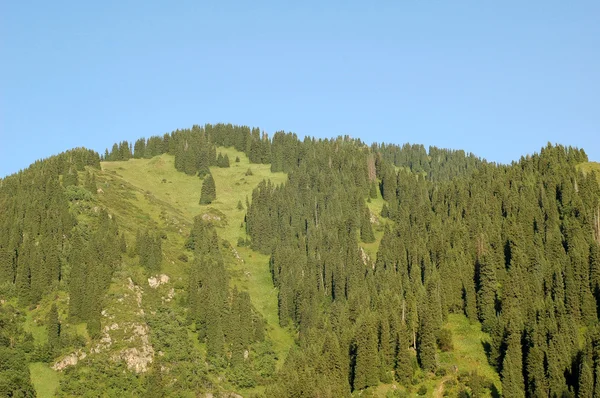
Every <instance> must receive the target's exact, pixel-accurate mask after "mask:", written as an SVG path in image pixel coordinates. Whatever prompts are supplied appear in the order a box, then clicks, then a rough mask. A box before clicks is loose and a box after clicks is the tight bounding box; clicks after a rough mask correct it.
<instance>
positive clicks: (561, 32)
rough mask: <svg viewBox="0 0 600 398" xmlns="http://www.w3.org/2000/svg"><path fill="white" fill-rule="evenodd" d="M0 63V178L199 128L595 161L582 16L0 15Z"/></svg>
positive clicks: (295, 10)
mask: <svg viewBox="0 0 600 398" xmlns="http://www.w3.org/2000/svg"><path fill="white" fill-rule="evenodd" d="M286 3H289V4H286ZM0 59H1V61H0V176H4V175H7V174H10V173H13V172H16V171H18V170H19V169H21V168H24V167H26V166H27V165H29V164H30V163H31V162H33V161H34V160H36V159H39V158H42V157H47V156H50V155H52V154H55V153H58V152H60V151H63V150H66V149H69V148H72V147H75V146H86V147H89V148H92V149H95V150H97V151H99V152H100V151H103V150H104V148H106V147H109V146H111V145H112V143H113V142H115V141H120V140H123V139H127V140H129V141H133V140H135V139H136V138H138V137H141V136H146V137H147V136H150V135H154V134H163V133H165V132H170V131H172V130H174V129H176V128H180V127H189V126H191V125H192V124H204V123H207V122H209V123H217V122H230V123H234V124H246V125H250V126H259V127H261V128H263V129H264V130H265V131H267V132H268V133H270V134H272V133H273V132H274V131H277V130H286V131H293V132H296V133H297V134H298V135H300V136H304V135H311V136H316V137H333V136H337V135H339V134H348V135H351V136H353V137H358V138H361V139H362V140H363V141H366V142H368V143H371V142H373V141H377V142H382V141H384V142H394V143H400V144H401V143H404V142H412V143H422V144H425V145H426V146H428V145H436V146H439V147H449V148H455V149H465V150H467V151H471V152H474V153H475V154H476V155H479V156H482V157H485V158H487V159H489V160H492V161H498V162H510V161H511V160H515V159H518V158H519V157H520V156H521V155H523V154H527V153H532V152H534V151H538V150H539V149H540V148H541V147H542V146H544V145H545V144H546V143H547V142H548V141H550V142H558V143H562V144H566V145H574V146H579V147H583V148H584V149H585V150H586V152H587V153H588V155H589V156H590V158H591V159H592V160H600V2H598V1H589V2H585V1H573V2H565V1H526V2H525V1H503V2H487V1H477V2H476V1H444V2H441V1H393V2H383V1H375V2H366V1H358V2H351V1H327V2H322V1H314V2H313V1H305V2H261V1H252V2H249V1H244V2H227V1H219V2H199V1H189V2H188V1H178V2H166V1H165V2H152V1H150V2H149V1H144V2H134V1H114V2H113V1H102V2H82V1H72V2H64V1H52V2H20V1H11V2H9V1H6V0H0Z"/></svg>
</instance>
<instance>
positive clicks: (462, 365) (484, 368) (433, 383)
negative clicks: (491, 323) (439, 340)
mask: <svg viewBox="0 0 600 398" xmlns="http://www.w3.org/2000/svg"><path fill="white" fill-rule="evenodd" d="M444 327H445V328H447V329H450V330H451V331H452V334H453V339H452V341H453V343H454V349H453V350H452V351H451V352H438V362H439V368H443V369H446V371H447V375H446V376H443V377H442V376H440V377H438V376H433V375H425V374H423V373H422V372H421V371H418V372H417V373H416V374H415V377H414V379H415V381H418V382H417V383H416V384H415V385H414V386H412V387H411V389H410V394H409V396H410V397H419V395H418V394H417V391H418V390H419V388H420V387H421V386H423V385H424V386H425V387H427V395H426V396H438V395H439V396H443V393H444V392H445V393H446V394H448V395H447V396H450V397H455V396H457V395H458V393H459V390H458V383H457V384H455V385H454V386H452V385H450V384H448V382H452V381H457V380H458V376H459V374H466V373H471V372H477V373H478V374H479V375H481V376H484V377H486V378H487V379H488V380H489V381H491V382H492V383H493V384H494V388H495V390H496V391H497V392H498V394H500V395H501V392H502V385H501V383H500V377H499V375H498V373H497V372H496V371H495V370H494V368H492V367H491V366H490V365H489V364H488V362H487V358H486V356H485V351H484V349H483V342H486V341H488V340H489V336H488V335H487V334H486V333H484V332H482V331H481V326H480V324H479V323H470V322H469V320H468V319H467V318H466V317H465V316H464V315H458V314H450V315H448V321H447V322H446V324H445V325H444ZM454 366H456V367H457V368H458V372H455V371H454V368H453V367H454ZM445 382H446V383H445ZM442 385H443V386H442ZM396 388H397V389H398V390H401V391H406V390H405V389H404V388H403V387H400V386H398V385H396V384H381V385H379V386H378V387H377V388H376V389H372V391H370V393H372V396H374V397H385V396H386V394H387V393H388V392H390V391H391V390H394V389H396ZM436 393H438V394H436ZM487 393H488V395H485V396H497V395H491V394H490V393H491V392H490V391H489V390H488V391H487Z"/></svg>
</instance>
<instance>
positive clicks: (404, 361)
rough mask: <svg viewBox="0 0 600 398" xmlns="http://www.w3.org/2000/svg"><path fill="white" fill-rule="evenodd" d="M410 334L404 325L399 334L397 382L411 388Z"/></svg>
mask: <svg viewBox="0 0 600 398" xmlns="http://www.w3.org/2000/svg"><path fill="white" fill-rule="evenodd" d="M410 346H411V342H410V334H409V331H408V330H407V329H406V325H405V324H402V327H401V328H400V330H399V332H398V349H397V355H396V373H395V374H396V380H398V382H399V383H400V384H401V385H403V386H409V385H410V382H411V380H412V376H413V368H412V359H411V353H410V349H409V348H410Z"/></svg>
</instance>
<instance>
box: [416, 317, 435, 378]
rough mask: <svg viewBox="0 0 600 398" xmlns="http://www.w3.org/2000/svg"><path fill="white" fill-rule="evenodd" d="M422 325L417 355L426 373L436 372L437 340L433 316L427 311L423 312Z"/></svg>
mask: <svg viewBox="0 0 600 398" xmlns="http://www.w3.org/2000/svg"><path fill="white" fill-rule="evenodd" d="M421 313H422V314H420V315H421V324H420V327H419V336H418V343H417V354H418V357H419V363H420V364H421V368H422V369H423V370H424V371H425V372H434V371H435V369H436V367H437V360H436V340H435V330H434V322H433V320H432V319H431V317H432V315H431V314H430V312H429V311H428V310H427V306H425V310H424V311H421Z"/></svg>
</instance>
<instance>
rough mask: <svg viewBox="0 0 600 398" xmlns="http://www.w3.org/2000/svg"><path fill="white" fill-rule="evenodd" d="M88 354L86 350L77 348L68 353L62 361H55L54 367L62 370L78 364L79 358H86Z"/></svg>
mask: <svg viewBox="0 0 600 398" xmlns="http://www.w3.org/2000/svg"><path fill="white" fill-rule="evenodd" d="M86 356H87V355H86V353H85V352H83V351H82V350H77V351H75V352H74V353H71V354H69V355H67V356H66V357H64V358H63V359H61V360H60V361H57V362H55V363H54V365H52V369H54V370H56V371H62V370H64V369H65V368H67V367H69V366H75V365H77V363H78V362H79V360H81V359H84V358H85V357H86Z"/></svg>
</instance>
